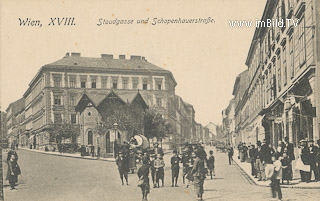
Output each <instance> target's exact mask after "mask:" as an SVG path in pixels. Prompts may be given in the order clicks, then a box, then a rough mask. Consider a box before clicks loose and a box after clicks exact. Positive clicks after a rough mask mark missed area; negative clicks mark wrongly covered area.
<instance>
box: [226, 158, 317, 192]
mask: <svg viewBox="0 0 320 201" xmlns="http://www.w3.org/2000/svg"><path fill="white" fill-rule="evenodd" d="M232 159H233V157H232ZM233 161H234V162H235V164H237V166H238V167H239V168H240V169H241V170H242V171H243V172H244V173H245V174H246V175H247V178H248V179H250V180H251V181H252V182H253V183H254V184H255V185H256V186H260V187H270V186H269V185H265V184H259V183H257V181H255V180H254V179H252V178H251V177H250V175H249V174H248V173H247V172H246V171H245V170H244V169H243V168H242V167H241V166H240V165H239V164H238V162H237V161H236V160H234V159H233ZM295 185H298V184H294V185H292V186H286V185H280V186H281V188H297V189H320V187H313V186H310V187H307V186H295Z"/></svg>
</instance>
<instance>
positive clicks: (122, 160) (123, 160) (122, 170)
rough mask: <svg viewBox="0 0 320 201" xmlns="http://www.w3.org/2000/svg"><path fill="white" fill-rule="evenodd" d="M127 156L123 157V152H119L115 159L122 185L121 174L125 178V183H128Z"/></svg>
mask: <svg viewBox="0 0 320 201" xmlns="http://www.w3.org/2000/svg"><path fill="white" fill-rule="evenodd" d="M127 160H128V159H127V157H124V155H123V153H121V152H120V153H119V157H118V158H117V160H116V164H117V165H118V170H119V174H120V179H121V183H122V185H123V176H124V178H125V179H126V183H127V185H129V184H128V172H129V166H128V161H127Z"/></svg>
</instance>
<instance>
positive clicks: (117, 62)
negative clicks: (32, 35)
mask: <svg viewBox="0 0 320 201" xmlns="http://www.w3.org/2000/svg"><path fill="white" fill-rule="evenodd" d="M48 65H49V66H56V67H59V66H61V67H65V66H75V67H86V68H108V69H126V70H133V69H138V70H160V71H166V72H168V71H167V70H165V69H163V68H160V67H158V66H156V65H154V64H152V63H150V62H148V61H147V60H145V59H142V58H140V57H137V56H135V58H131V59H113V58H102V57H100V58H93V57H80V56H65V57H63V58H62V59H60V60H58V61H56V62H53V63H51V64H48Z"/></svg>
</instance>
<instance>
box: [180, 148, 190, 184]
mask: <svg viewBox="0 0 320 201" xmlns="http://www.w3.org/2000/svg"><path fill="white" fill-rule="evenodd" d="M181 162H182V182H183V184H185V177H186V175H187V174H188V162H189V156H188V152H187V151H186V152H184V153H183V154H182V158H181Z"/></svg>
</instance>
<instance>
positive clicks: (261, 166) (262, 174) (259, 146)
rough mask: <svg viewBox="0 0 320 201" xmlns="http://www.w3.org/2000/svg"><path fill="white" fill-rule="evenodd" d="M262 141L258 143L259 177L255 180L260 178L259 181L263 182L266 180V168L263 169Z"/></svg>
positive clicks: (257, 164) (257, 166)
mask: <svg viewBox="0 0 320 201" xmlns="http://www.w3.org/2000/svg"><path fill="white" fill-rule="evenodd" d="M260 151H261V141H260V140H259V141H258V142H257V158H256V172H257V175H256V177H255V178H258V181H261V180H265V177H266V175H265V173H264V169H263V168H264V167H263V164H262V160H261V158H262V157H261V152H260Z"/></svg>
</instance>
